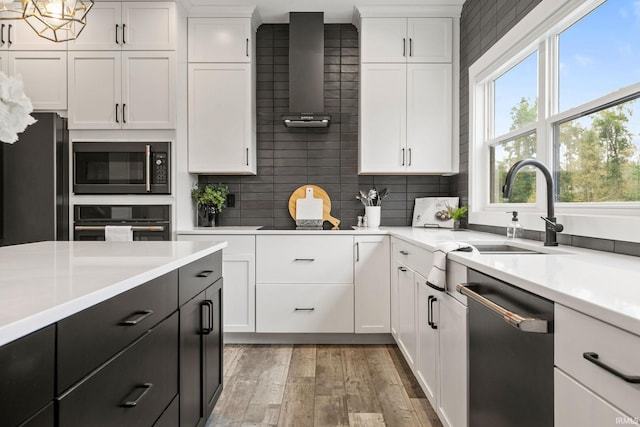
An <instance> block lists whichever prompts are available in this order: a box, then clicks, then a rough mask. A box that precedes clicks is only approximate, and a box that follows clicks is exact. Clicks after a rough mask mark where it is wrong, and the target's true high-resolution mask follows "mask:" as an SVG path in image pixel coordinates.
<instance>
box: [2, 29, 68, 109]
mask: <svg viewBox="0 0 640 427" xmlns="http://www.w3.org/2000/svg"><path fill="white" fill-rule="evenodd" d="M49 43H53V42H51V41H50V42H49ZM0 62H1V64H2V65H1V68H0V69H2V71H4V72H5V73H6V74H7V75H9V76H20V78H21V79H22V83H23V85H24V92H25V94H26V95H27V96H28V97H29V99H30V100H31V103H32V104H33V109H34V110H47V111H52V110H55V111H57V110H66V109H67V52H60V51H34V50H25V51H16V52H14V51H11V52H1V53H0Z"/></svg>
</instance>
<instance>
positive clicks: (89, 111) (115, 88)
mask: <svg viewBox="0 0 640 427" xmlns="http://www.w3.org/2000/svg"><path fill="white" fill-rule="evenodd" d="M68 64H69V65H68V83H69V99H68V101H69V121H68V126H69V129H120V127H121V125H120V121H121V108H122V101H121V90H120V88H121V86H122V85H121V78H122V67H121V55H120V52H108V51H103V52H99V51H96V52H77V51H76V52H69V58H68ZM116 110H117V111H116Z"/></svg>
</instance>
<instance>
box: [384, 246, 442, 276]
mask: <svg viewBox="0 0 640 427" xmlns="http://www.w3.org/2000/svg"><path fill="white" fill-rule="evenodd" d="M391 254H392V256H393V258H394V259H397V260H399V261H400V262H402V263H403V264H404V265H406V266H407V267H409V268H411V269H412V270H413V271H417V272H418V273H420V274H421V275H423V276H424V277H428V276H429V272H430V271H431V267H432V266H433V253H432V252H430V251H428V250H426V249H424V248H421V247H418V246H415V245H412V244H411V243H408V242H405V241H404V240H400V239H395V238H394V239H393V242H392V244H391Z"/></svg>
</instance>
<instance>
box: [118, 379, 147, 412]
mask: <svg viewBox="0 0 640 427" xmlns="http://www.w3.org/2000/svg"><path fill="white" fill-rule="evenodd" d="M152 387H153V384H152V383H144V384H142V385H139V386H136V388H142V389H143V390H142V393H140V395H139V396H138V397H137V398H135V399H134V400H127V401H125V402H124V403H123V404H122V406H124V407H125V408H134V407H136V406H138V403H140V401H141V400H142V399H143V398H144V397H145V396H146V395H147V393H149V391H150V390H151V388H152Z"/></svg>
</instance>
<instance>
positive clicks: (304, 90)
mask: <svg viewBox="0 0 640 427" xmlns="http://www.w3.org/2000/svg"><path fill="white" fill-rule="evenodd" d="M323 111H324V13H322V12H289V113H288V114H285V115H283V116H282V119H283V121H284V125H285V126H287V127H307V128H308V127H327V126H329V123H330V121H331V116H330V115H329V114H326V113H324V112H323Z"/></svg>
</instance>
